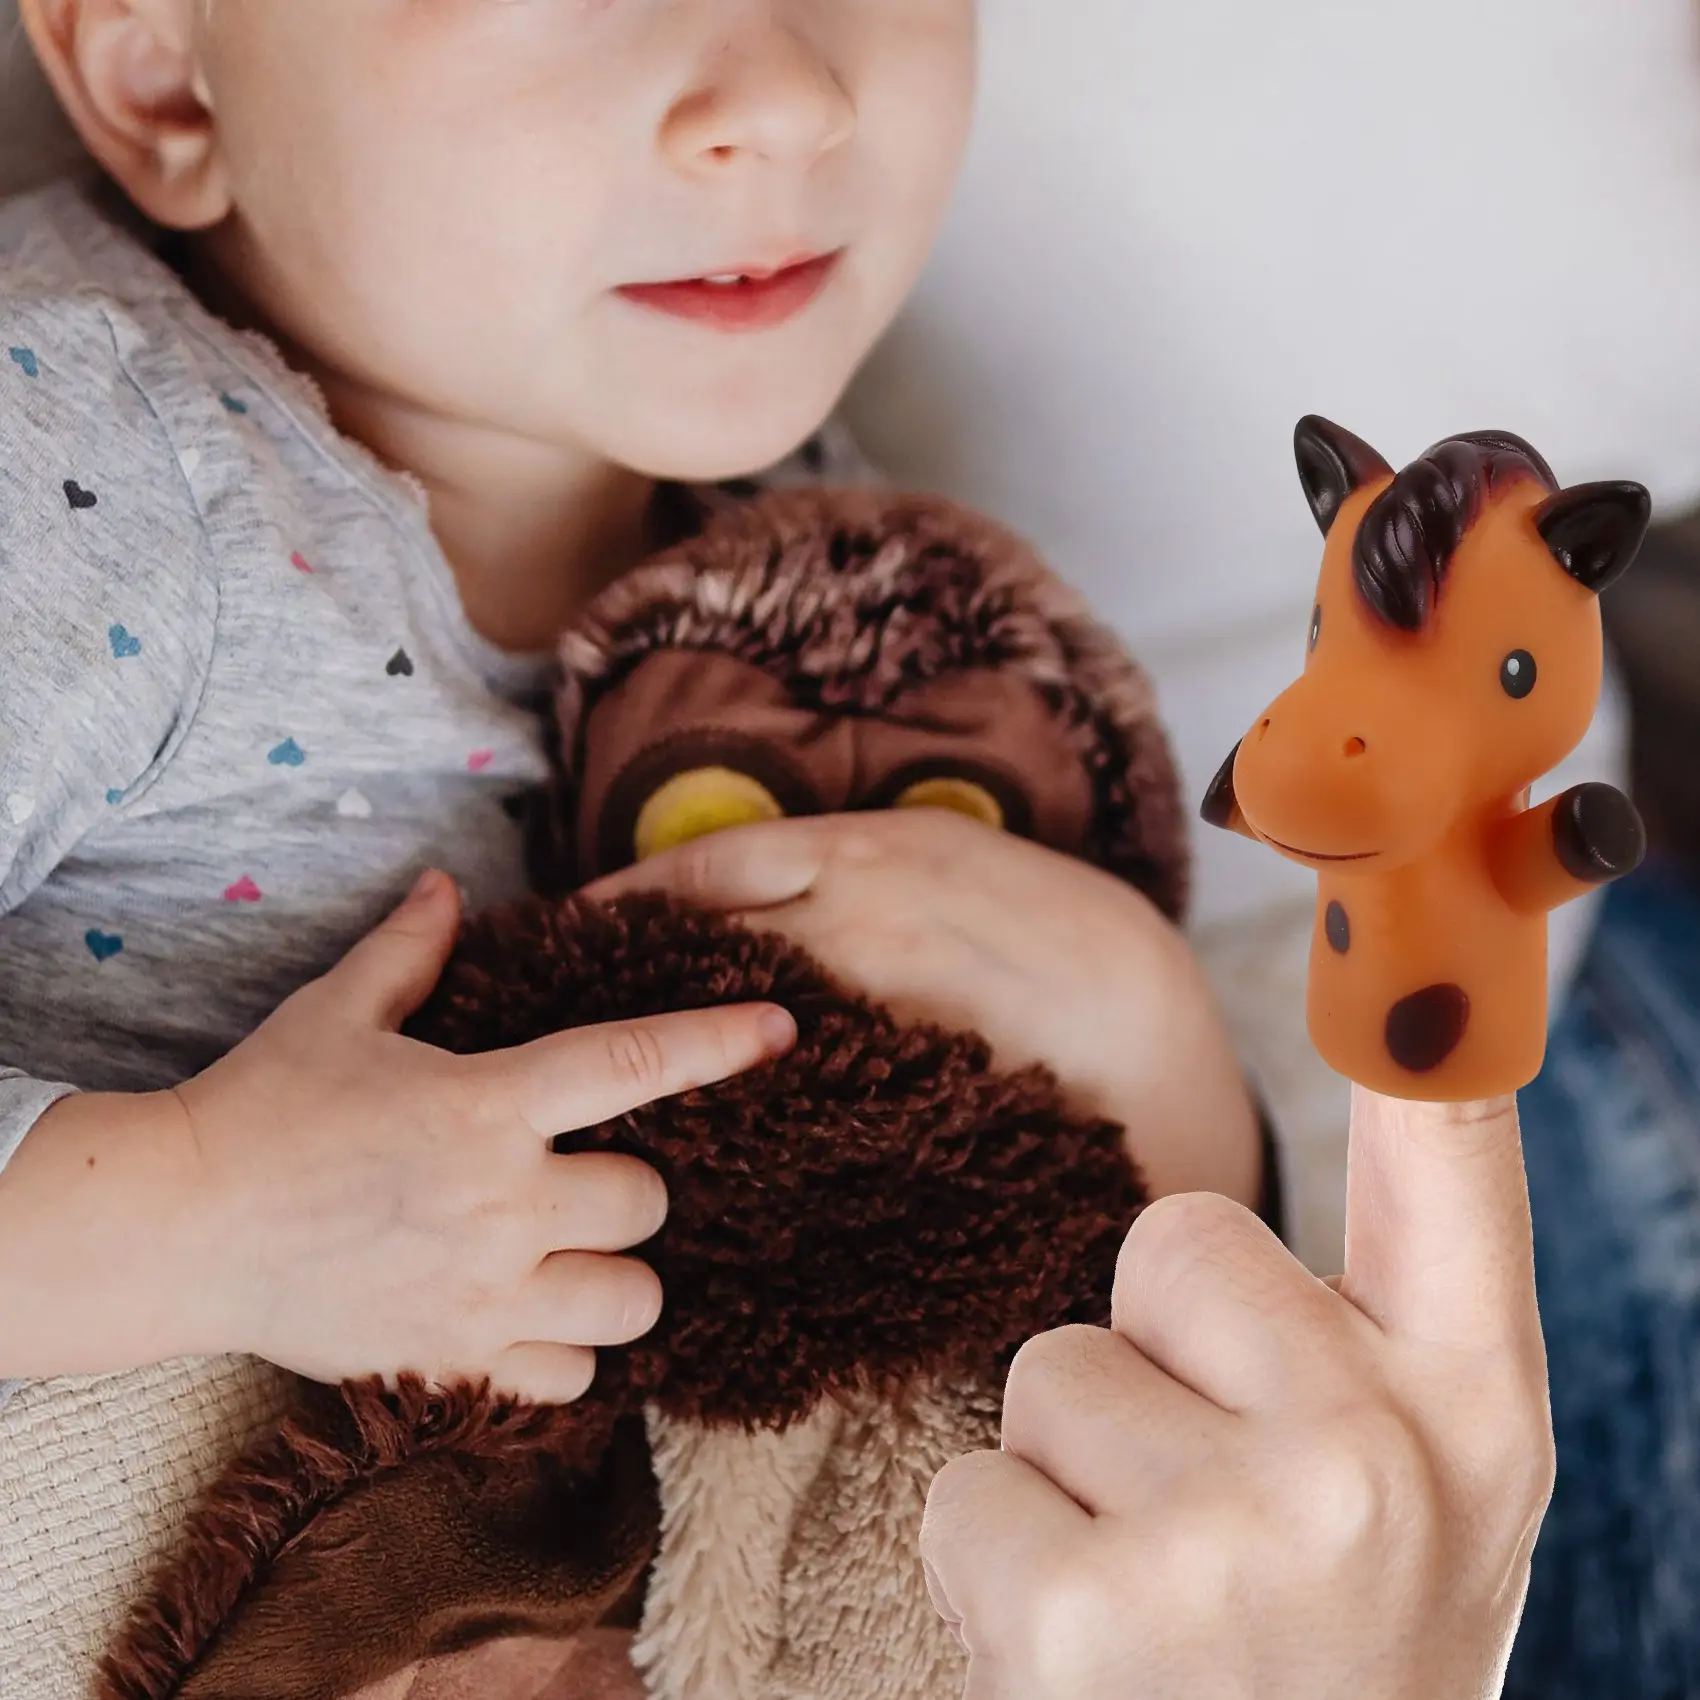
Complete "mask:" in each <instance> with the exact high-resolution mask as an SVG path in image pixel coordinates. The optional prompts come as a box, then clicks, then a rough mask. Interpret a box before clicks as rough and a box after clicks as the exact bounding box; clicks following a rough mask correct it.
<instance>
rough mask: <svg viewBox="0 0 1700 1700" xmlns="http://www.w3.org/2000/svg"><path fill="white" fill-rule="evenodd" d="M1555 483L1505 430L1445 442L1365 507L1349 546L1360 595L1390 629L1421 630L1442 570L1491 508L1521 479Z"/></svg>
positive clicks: (1529, 449) (1543, 465)
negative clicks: (1498, 497)
mask: <svg viewBox="0 0 1700 1700" xmlns="http://www.w3.org/2000/svg"><path fill="white" fill-rule="evenodd" d="M1525 478H1534V479H1537V480H1538V481H1539V482H1540V483H1541V484H1543V485H1544V486H1545V487H1546V488H1547V489H1548V490H1556V489H1557V488H1558V481H1557V479H1555V478H1554V477H1553V473H1552V468H1551V467H1549V466H1548V465H1547V463H1546V461H1545V460H1543V459H1542V458H1541V455H1540V454H1539V452H1538V451H1537V450H1535V449H1534V448H1532V447H1530V445H1529V444H1528V443H1526V442H1524V441H1523V439H1522V438H1521V437H1517V436H1513V435H1512V434H1511V433H1510V432H1509V431H1474V432H1471V433H1469V434H1467V435H1465V436H1459V437H1448V438H1446V440H1445V441H1444V442H1439V443H1436V444H1435V445H1434V447H1433V448H1431V449H1429V450H1427V451H1426V452H1425V453H1423V454H1422V455H1420V456H1419V457H1418V458H1417V459H1416V460H1414V461H1412V462H1411V464H1410V465H1409V466H1407V467H1406V468H1405V469H1404V471H1403V472H1400V473H1399V474H1398V475H1397V476H1396V477H1395V478H1394V480H1393V482H1392V483H1391V484H1390V485H1389V486H1388V487H1387V488H1386V489H1385V490H1383V491H1382V493H1381V494H1380V495H1379V496H1377V497H1376V499H1375V501H1374V502H1372V503H1371V504H1370V508H1369V511H1368V512H1367V513H1366V514H1365V515H1364V518H1363V524H1362V525H1360V526H1359V527H1358V535H1357V539H1356V541H1355V542H1354V544H1353V546H1352V573H1353V578H1354V579H1355V581H1356V583H1357V587H1358V594H1359V595H1360V596H1362V597H1363V599H1364V601H1365V602H1366V603H1367V604H1368V605H1369V607H1370V608H1371V609H1372V610H1373V611H1374V612H1375V613H1376V614H1377V615H1378V616H1379V617H1380V618H1381V619H1383V620H1385V621H1386V622H1387V624H1388V625H1390V626H1395V627H1397V628H1398V629H1399V630H1401V631H1407V632H1416V631H1421V630H1422V629H1423V627H1424V626H1425V625H1427V624H1428V621H1429V619H1430V617H1431V616H1432V615H1433V613H1434V607H1435V602H1436V600H1437V599H1438V597H1439V595H1440V587H1441V584H1442V583H1443V582H1444V580H1445V578H1446V570H1447V568H1448V567H1449V566H1450V565H1451V562H1452V557H1453V555H1454V554H1456V553H1457V550H1458V546H1459V544H1461V543H1462V542H1463V541H1464V538H1465V537H1466V536H1467V535H1468V533H1469V530H1470V528H1471V526H1473V525H1474V524H1475V523H1476V521H1477V520H1478V519H1479V518H1480V517H1481V515H1482V512H1483V510H1484V509H1485V508H1486V507H1487V505H1488V503H1489V501H1490V500H1491V499H1492V498H1493V497H1494V496H1496V495H1499V494H1502V493H1503V492H1504V491H1505V490H1506V489H1508V488H1509V487H1510V486H1511V485H1512V484H1514V483H1516V482H1518V481H1519V480H1521V479H1525Z"/></svg>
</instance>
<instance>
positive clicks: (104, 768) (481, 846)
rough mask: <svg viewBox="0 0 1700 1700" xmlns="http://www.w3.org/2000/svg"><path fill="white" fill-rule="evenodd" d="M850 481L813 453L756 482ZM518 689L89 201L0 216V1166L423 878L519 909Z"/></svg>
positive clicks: (269, 1005)
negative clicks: (32, 1138)
mask: <svg viewBox="0 0 1700 1700" xmlns="http://www.w3.org/2000/svg"><path fill="white" fill-rule="evenodd" d="M877 478H878V474H877V472H875V470H874V469H873V468H872V467H871V466H869V465H868V463H867V462H866V461H865V460H863V459H862V458H861V456H860V455H859V453H858V452H857V450H856V447H855V444H854V443H853V442H852V441H851V439H850V437H849V436H848V433H847V432H846V431H845V430H844V428H843V426H842V425H841V424H840V423H838V422H837V421H834V422H832V423H830V424H829V425H828V426H827V427H826V428H825V429H823V431H822V432H821V433H820V434H819V435H818V437H817V438H815V439H813V440H812V441H811V443H810V444H808V445H805V446H804V447H803V448H802V449H799V451H798V452H797V454H796V455H795V456H793V457H791V458H790V459H789V460H787V461H785V462H783V463H781V464H780V465H779V466H777V467H774V468H770V469H768V471H767V472H766V473H764V474H762V475H761V478H760V480H759V482H761V483H770V484H771V483H794V482H806V481H811V480H820V481H824V482H858V481H867V480H871V479H877ZM744 491H745V486H743V485H728V486H720V487H714V488H713V489H708V490H700V489H699V491H698V492H697V493H698V494H699V495H702V496H704V497H706V498H707V499H708V500H709V502H710V504H711V505H712V504H714V503H716V502H720V501H726V500H735V499H738V497H739V495H741V494H743V493H744ZM553 667H554V661H553V657H552V656H551V655H549V654H546V653H545V654H534V655H514V654H511V653H507V652H504V651H502V650H500V649H498V648H496V647H495V646H494V645H493V644H491V643H490V642H488V641H487V640H486V639H484V638H483V637H481V636H480V635H479V633H477V632H476V631H475V630H473V629H472V627H471V626H470V625H469V623H468V621H467V619H466V616H465V613H464V610H463V608H462V606H461V603H460V599H459V595H458V592H457V590H456V588H455V582H454V579H453V576H452V574H451V572H450V569H449V567H448V564H447V562H446V560H445V559H444V556H443V554H442V551H441V550H440V548H439V547H438V545H437V543H436V540H435V538H434V537H433V535H432V532H431V529H430V524H429V516H428V513H427V509H426V504H425V498H424V494H423V492H422V490H420V489H419V488H418V486H417V485H415V484H414V483H412V482H411V481H410V480H407V479H405V478H402V477H399V476H397V475H395V474H394V473H392V472H390V471H388V470H387V469H386V468H384V467H382V466H381V465H380V464H379V463H378V462H377V461H376V460H375V459H374V458H373V457H372V456H371V455H370V454H368V453H367V452H366V451H365V450H364V449H363V448H361V447H360V446H359V445H358V444H356V443H354V442H352V441H351V440H349V439H348V438H346V437H344V436H342V435H341V434H340V433H339V432H338V431H337V430H336V429H335V427H334V426H333V425H332V423H331V422H330V419H329V416H328V413H327V411H326V409H325V406H324V402H323V398H322V397H321V396H320V395H319V393H318V391H317V388H316V386H315V385H314V384H313V383H312V382H311V381H310V380H309V379H307V378H305V377H303V376H302V375H300V374H298V373H296V372H294V371H292V370H290V369H289V368H288V367H287V366H286V365H285V363H284V362H283V361H282V359H281V358H280V357H279V355H278V353H277V352H276V350H275V348H274V347H273V345H272V344H271V343H269V342H268V341H266V340H265V339H263V338H260V337H258V336H255V335H253V334H251V333H246V332H238V331H236V330H234V329H232V328H231V327H230V326H229V325H228V324H226V323H225V322H223V321H222V320H220V319H218V318H216V317H215V316H213V315H212V314H210V313H209V312H208V311H207V310H206V309H204V308H203V307H202V306H201V305H200V304H199V302H198V301H197V300H196V299H195V297H194V296H193V295H192V294H191V293H190V292H189V291H188V290H187V289H186V288H185V287H184V285H183V283H182V282H181V280H180V279H179V277H178V276H177V274H176V273H175V272H174V271H173V270H172V269H171V268H170V267H169V266H168V265H167V264H166V263H165V262H164V260H163V259H162V258H161V257H160V256H159V255H158V254H157V253H156V252H154V251H153V249H152V247H151V246H150V245H149V244H148V242H147V241H146V240H145V239H144V237H143V235H142V233H141V232H139V231H138V230H136V229H134V228H132V227H131V226H130V225H129V224H128V223H126V222H123V221H121V220H120V219H119V218H118V217H117V216H116V215H115V214H114V212H113V211H112V209H111V208H110V207H109V206H108V204H107V202H106V201H105V199H104V197H102V196H101V195H99V194H98V193H97V192H93V191H85V190H84V189H83V188H81V187H79V186H76V185H69V184H66V185H59V186H55V187H53V188H50V189H48V190H45V191H43V192H41V193H39V194H36V195H32V196H28V197H24V198H21V199H17V200H14V201H12V202H9V203H5V204H0V1165H3V1164H4V1163H5V1162H6V1161H7V1160H8V1159H9V1158H10V1156H11V1155H12V1154H13V1153H14V1152H15V1151H16V1149H17V1147H18V1145H19V1144H20V1142H21V1141H22V1140H23V1138H24V1136H25V1134H26V1133H27V1132H28V1130H29V1129H30V1127H31V1126H32V1125H33V1124H34V1122H35V1121H36V1119H37V1118H38V1117H39V1116H40V1115H41V1114H42V1112H43V1111H44V1110H45V1109H46V1108H47V1107H48V1106H49V1105H50V1104H52V1103H53V1102H55V1101H56V1100H57V1099H59V1098H61V1097H63V1096H64V1095H65V1094H66V1093H68V1092H70V1091H72V1090H75V1089H82V1090H88V1091H145V1090H151V1089H155V1088H159V1087H164V1086H168V1085H171V1084H174V1083H176V1082H178V1081H180V1080H183V1079H186V1078H187V1077H189V1076H190V1075H192V1074H194V1073H197V1072H198V1071H199V1070H200V1069H202V1068H204V1067H205V1066H206V1065H207V1064H208V1063H210V1062H211V1061H213V1060H214V1059H215V1058H217V1057H218V1056H220V1055H222V1054H223V1053H224V1052H225V1051H227V1050H228V1049H230V1047H231V1046H232V1045H234V1044H235V1043H236V1042H237V1041H238V1040H240V1039H241V1038H243V1037H244V1036H245V1035H246V1034H248V1033H249V1032H251V1031H252V1030H253V1028H254V1027H255V1026H256V1025H258V1023H259V1022H260V1021H262V1020H263V1019H264V1018H265V1017H266V1016H267V1015H269V1014H270V1013H271V1011H272V1010H274V1009H275V1008H276V1007H277V1005H278V1004H279V1003H280V1002H282V1000H283V999H284V998H285V997H287V996H288V995H289V993H290V992H291V991H293V990H294V989H295V988H296V987H298V986H300V985H302V984H303V983H304V982H305V981H307V980H309V979H311V978H313V977H315V976H317V975H319V974H321V973H323V972H324V971H325V970H327V969H328V968H330V967H331V966H332V965H333V964H334V963H335V962H336V961H337V960H338V958H340V957H341V956H342V955H343V954H344V953H345V952H346V951H347V950H348V949H349V947H350V946H351V945H353V944H354V942H355V941H356V940H357V939H359V938H360V937H361V936H362V935H363V934H364V933H365V932H367V931H368V930H369V929H370V928H371V927H373V926H374V925H375V924H376V923H377V922H378V921H379V920H380V919H382V917H383V916H384V915H385V914H387V913H388V911H389V910H390V909H391V908H392V907H393V906H394V905H395V904H396V903H397V902H399V901H400V899H401V898H402V897H403V896H404V895H405V893H406V891H407V889H408V887H409V885H410V884H411V883H412V881H413V878H414V876H415V875H416V873H417V872H418V871H419V869H420V868H422V867H423V866H425V865H427V864H432V865H435V866H438V867H442V868H444V869H446V870H447V871H448V872H450V873H451V874H453V875H454V876H455V877H456V878H457V879H458V880H459V881H460V882H461V884H462V886H463V887H464V888H465V891H466V896H467V900H468V904H469V906H470V907H473V908H478V907H483V906H485V905H487V904H490V903H493V902H498V901H501V900H503V899H506V898H508V897H512V896H515V895H517V894H519V893H520V892H521V891H523V890H524V887H525V874H524V858H523V845H522V842H521V838H522V832H521V827H520V825H519V823H518V821H517V819H516V818H515V815H514V814H513V813H511V812H510V809H509V807H508V806H505V805H507V804H508V803H509V801H510V800H511V799H513V798H515V797H516V796H518V795H520V794H522V793H524V792H526V791H528V790H530V789H531V788H533V787H535V786H536V785H538V784H540V783H542V782H544V781H545V780H546V779H547V778H548V773H549V764H548V756H547V752H546V748H545V741H544V725H545V722H544V719H543V717H542V716H541V715H540V713H539V709H540V708H541V707H543V706H545V705H546V703H547V694H548V690H549V684H550V679H551V675H552V671H553ZM15 1386H16V1383H10V1384H8V1383H3V1382H0V1403H3V1402H4V1400H5V1398H6V1397H7V1394H8V1393H9V1391H10V1389H11V1388H12V1387H15Z"/></svg>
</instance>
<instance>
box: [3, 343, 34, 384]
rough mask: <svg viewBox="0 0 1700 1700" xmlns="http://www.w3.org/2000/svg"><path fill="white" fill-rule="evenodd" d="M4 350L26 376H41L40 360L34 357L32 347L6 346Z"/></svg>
mask: <svg viewBox="0 0 1700 1700" xmlns="http://www.w3.org/2000/svg"><path fill="white" fill-rule="evenodd" d="M6 352H7V353H8V354H9V355H11V357H12V361H13V364H14V365H16V366H17V368H18V370H19V371H21V372H22V373H23V375H24V376H25V377H26V378H39V377H40V376H41V362H40V361H39V360H37V359H36V357H35V350H34V349H33V348H8V349H7V350H6Z"/></svg>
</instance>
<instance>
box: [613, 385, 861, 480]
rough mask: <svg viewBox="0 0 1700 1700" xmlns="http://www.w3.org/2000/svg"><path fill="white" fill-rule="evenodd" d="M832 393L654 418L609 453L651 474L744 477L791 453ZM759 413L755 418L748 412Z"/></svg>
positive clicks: (832, 400) (818, 421) (830, 403)
mask: <svg viewBox="0 0 1700 1700" xmlns="http://www.w3.org/2000/svg"><path fill="white" fill-rule="evenodd" d="M836 402H837V396H836V395H829V396H826V397H824V398H822V397H819V396H811V397H810V398H808V399H807V400H806V401H802V402H799V401H797V400H775V401H774V402H773V403H772V404H771V405H766V406H763V407H761V408H759V409H757V408H750V409H748V410H747V412H746V416H745V417H742V418H740V417H739V413H740V412H745V411H746V410H742V409H728V410H726V411H725V412H722V413H719V414H718V415H715V416H713V417H710V418H706V419H703V420H700V421H699V420H694V419H688V418H681V417H677V416H675V417H674V418H672V419H667V420H656V421H655V422H654V428H653V429H652V430H649V431H642V432H634V433H633V434H632V437H631V439H630V440H629V441H625V442H617V443H611V444H609V454H610V457H611V458H612V459H614V460H616V461H618V462H619V463H620V464H621V465H623V466H629V467H631V468H632V469H633V470H634V471H637V472H642V473H644V474H645V475H647V476H648V477H651V478H665V479H671V480H673V481H675V482H677V483H680V484H717V483H722V482H724V481H726V480H729V479H735V478H750V477H754V476H755V475H756V474H758V473H761V472H764V471H765V470H766V469H767V468H769V467H771V466H773V465H775V464H777V463H778V462H779V461H782V460H784V459H785V458H786V457H787V456H788V455H791V454H794V453H795V452H796V451H797V449H799V448H800V447H801V446H802V444H803V442H804V441H805V439H806V438H808V437H809V436H810V435H812V434H813V433H814V432H815V431H817V430H818V429H819V428H820V426H821V425H822V423H823V422H824V421H825V420H826V418H827V417H828V415H829V414H830V413H831V412H832V409H833V407H834V405H835V404H836ZM758 412H759V417H749V416H748V414H754V413H758Z"/></svg>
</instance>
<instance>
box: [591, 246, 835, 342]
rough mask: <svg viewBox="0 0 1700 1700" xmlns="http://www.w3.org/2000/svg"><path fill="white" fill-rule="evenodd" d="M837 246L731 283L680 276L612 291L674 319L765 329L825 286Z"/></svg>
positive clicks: (799, 309) (738, 328)
mask: <svg viewBox="0 0 1700 1700" xmlns="http://www.w3.org/2000/svg"><path fill="white" fill-rule="evenodd" d="M843 253H844V250H843V249H842V248H839V249H835V250H834V251H833V252H832V253H830V254H819V255H816V256H814V257H813V258H810V259H805V260H802V261H799V262H795V263H793V264H791V265H787V266H784V267H782V268H781V269H780V270H778V271H775V272H772V273H771V274H769V275H767V276H765V277H763V276H759V275H757V276H743V277H741V278H740V280H739V281H738V282H736V283H731V282H721V283H711V282H709V281H708V279H707V278H701V277H698V278H680V279H676V280H674V281H672V282H668V283H630V284H626V285H625V286H624V287H623V288H621V289H619V290H617V291H615V293H616V294H618V295H622V296H624V297H625V298H626V300H628V301H632V302H635V303H636V304H637V305H639V306H641V307H650V308H653V309H654V310H655V311H657V312H661V313H669V314H672V315H673V316H674V317H675V318H681V319H693V320H696V321H697V322H698V323H701V324H707V325H712V326H714V327H715V328H716V329H719V330H731V331H744V330H767V329H770V328H771V327H772V326H774V325H780V324H783V323H785V321H786V320H787V319H791V318H794V317H795V316H796V315H797V314H798V313H800V312H802V310H803V309H804V308H805V307H807V306H808V305H809V303H810V302H811V301H813V300H814V298H815V297H816V296H817V295H819V294H820V292H821V290H822V289H824V288H825V287H826V283H827V280H828V279H829V278H830V277H831V275H832V273H833V271H834V270H835V269H836V268H837V265H838V262H839V260H840V259H841V258H842V257H843Z"/></svg>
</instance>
